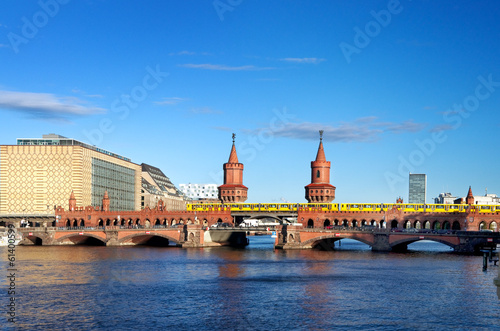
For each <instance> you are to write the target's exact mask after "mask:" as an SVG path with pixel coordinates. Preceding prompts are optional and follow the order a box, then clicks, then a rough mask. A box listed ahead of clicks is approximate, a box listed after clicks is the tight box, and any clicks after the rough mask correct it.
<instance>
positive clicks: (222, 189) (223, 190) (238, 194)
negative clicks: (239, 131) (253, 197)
mask: <svg viewBox="0 0 500 331" xmlns="http://www.w3.org/2000/svg"><path fill="white" fill-rule="evenodd" d="M235 137H236V135H235V134H234V133H233V146H232V147H231V154H229V161H228V162H227V163H224V184H222V185H221V186H219V187H218V189H219V200H221V201H222V202H223V203H225V202H245V201H246V200H247V192H248V188H247V187H246V186H244V185H243V163H239V162H238V155H237V154H236V147H235V146H234V138H235Z"/></svg>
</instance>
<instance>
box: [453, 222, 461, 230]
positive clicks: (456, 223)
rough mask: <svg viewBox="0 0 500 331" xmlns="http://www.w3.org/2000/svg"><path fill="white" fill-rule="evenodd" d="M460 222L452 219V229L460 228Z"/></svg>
mask: <svg viewBox="0 0 500 331" xmlns="http://www.w3.org/2000/svg"><path fill="white" fill-rule="evenodd" d="M460 228H461V227H460V222H459V221H454V222H453V225H452V226H451V229H452V230H460Z"/></svg>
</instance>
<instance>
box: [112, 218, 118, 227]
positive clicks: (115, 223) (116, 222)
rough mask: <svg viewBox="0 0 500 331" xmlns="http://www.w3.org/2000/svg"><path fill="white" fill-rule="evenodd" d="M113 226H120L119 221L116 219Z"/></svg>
mask: <svg viewBox="0 0 500 331" xmlns="http://www.w3.org/2000/svg"><path fill="white" fill-rule="evenodd" d="M113 226H118V220H117V219H116V218H115V219H114V220H113Z"/></svg>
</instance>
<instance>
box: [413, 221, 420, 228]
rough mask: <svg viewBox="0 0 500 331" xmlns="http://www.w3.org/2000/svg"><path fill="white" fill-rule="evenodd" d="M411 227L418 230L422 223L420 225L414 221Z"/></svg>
mask: <svg viewBox="0 0 500 331" xmlns="http://www.w3.org/2000/svg"><path fill="white" fill-rule="evenodd" d="M413 227H414V228H415V229H418V230H420V229H421V228H422V223H420V221H415V223H413Z"/></svg>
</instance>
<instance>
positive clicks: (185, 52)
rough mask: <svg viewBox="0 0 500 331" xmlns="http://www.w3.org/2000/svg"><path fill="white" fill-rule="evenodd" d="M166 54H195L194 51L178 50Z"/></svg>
mask: <svg viewBox="0 0 500 331" xmlns="http://www.w3.org/2000/svg"><path fill="white" fill-rule="evenodd" d="M168 55H170V56H174V55H196V53H195V52H190V51H180V52H171V53H168Z"/></svg>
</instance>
